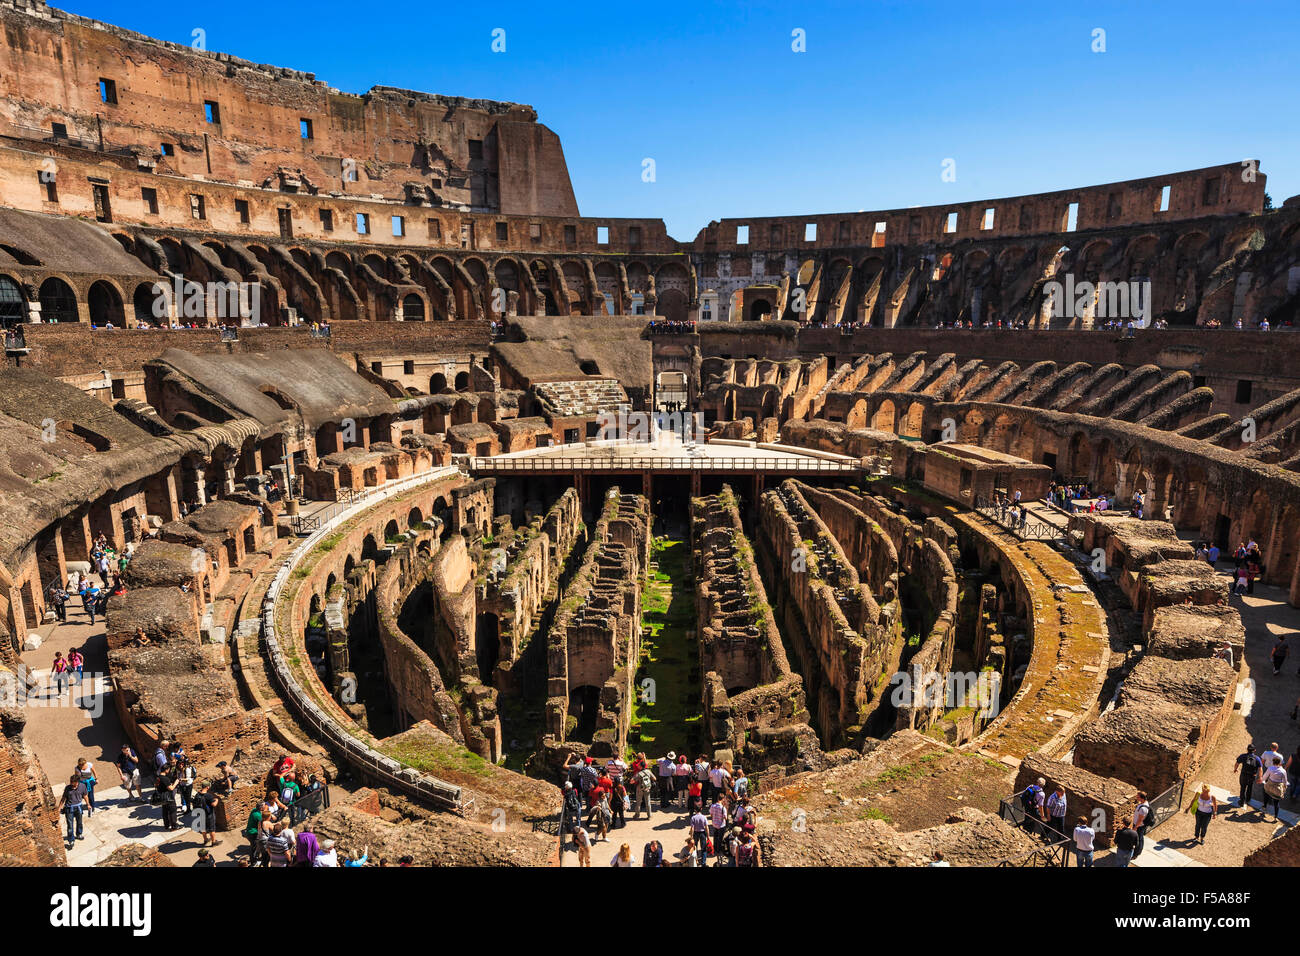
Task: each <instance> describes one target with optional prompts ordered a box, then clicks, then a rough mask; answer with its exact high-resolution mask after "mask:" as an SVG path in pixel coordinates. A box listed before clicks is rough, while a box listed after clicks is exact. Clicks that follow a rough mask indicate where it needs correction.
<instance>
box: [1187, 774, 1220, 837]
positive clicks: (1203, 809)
mask: <svg viewBox="0 0 1300 956" xmlns="http://www.w3.org/2000/svg"><path fill="white" fill-rule="evenodd" d="M1218 812H1219V801H1218V800H1217V799H1215V797H1214V794H1212V793H1210V785H1209V784H1208V783H1203V784H1201V792H1200V793H1198V794H1197V795H1196V833H1195V835H1194V836H1193V837H1192V839H1193V840H1200V841H1201V843H1202V844H1204V843H1205V834H1206V833H1208V832H1209V829H1210V821H1211V820H1213V819H1214V817H1215V815H1216V814H1218Z"/></svg>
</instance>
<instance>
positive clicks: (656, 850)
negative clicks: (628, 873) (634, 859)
mask: <svg viewBox="0 0 1300 956" xmlns="http://www.w3.org/2000/svg"><path fill="white" fill-rule="evenodd" d="M641 865H642V866H643V867H645V866H663V865H664V845H663V844H662V843H660V842H659V841H658V840H651V841H650V842H649V843H647V844H646V845H645V849H644V850H643V851H642V853H641Z"/></svg>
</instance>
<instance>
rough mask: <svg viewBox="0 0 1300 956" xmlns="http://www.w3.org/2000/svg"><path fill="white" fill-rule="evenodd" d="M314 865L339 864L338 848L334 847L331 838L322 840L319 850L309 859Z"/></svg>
mask: <svg viewBox="0 0 1300 956" xmlns="http://www.w3.org/2000/svg"><path fill="white" fill-rule="evenodd" d="M311 865H312V866H314V867H330V868H335V869H336V868H337V867H338V865H339V855H338V850H336V849H335V848H334V841H333V840H323V841H322V842H321V845H320V852H319V853H317V854H316V857H315V858H314V859H313V860H312V861H311Z"/></svg>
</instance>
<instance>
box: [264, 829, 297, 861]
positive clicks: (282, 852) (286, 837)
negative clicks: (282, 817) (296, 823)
mask: <svg viewBox="0 0 1300 956" xmlns="http://www.w3.org/2000/svg"><path fill="white" fill-rule="evenodd" d="M293 851H294V838H293V832H292V831H291V830H290V829H289V826H288V824H286V823H284V821H280V822H279V823H276V824H275V826H274V828H273V829H272V830H271V836H270V838H269V839H268V840H267V841H266V852H267V856H268V857H269V858H270V862H269V863H268V865H269V866H272V867H276V868H279V867H286V866H288V865H289V864H290V863H292V862H293Z"/></svg>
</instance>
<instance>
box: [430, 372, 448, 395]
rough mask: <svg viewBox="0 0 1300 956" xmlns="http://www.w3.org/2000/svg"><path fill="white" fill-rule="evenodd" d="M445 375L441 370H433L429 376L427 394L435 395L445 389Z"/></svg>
mask: <svg viewBox="0 0 1300 956" xmlns="http://www.w3.org/2000/svg"><path fill="white" fill-rule="evenodd" d="M446 389H447V376H446V375H444V374H443V373H442V372H434V373H433V374H432V375H430V376H429V394H430V395H437V394H438V393H439V392H443V391H446Z"/></svg>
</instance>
